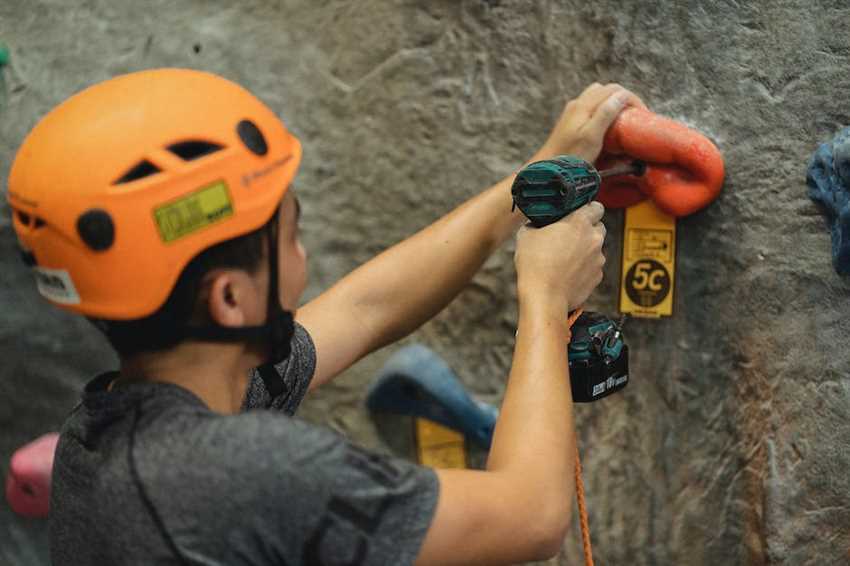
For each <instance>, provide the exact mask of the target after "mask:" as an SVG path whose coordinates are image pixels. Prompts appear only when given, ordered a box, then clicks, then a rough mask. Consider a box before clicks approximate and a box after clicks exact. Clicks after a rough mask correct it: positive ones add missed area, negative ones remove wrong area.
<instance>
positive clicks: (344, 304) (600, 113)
mask: <svg viewBox="0 0 850 566" xmlns="http://www.w3.org/2000/svg"><path fill="white" fill-rule="evenodd" d="M606 102H607V103H606ZM629 103H631V104H638V105H640V104H641V103H640V101H639V99H637V97H635V96H634V95H633V94H631V93H629V92H628V91H626V90H625V89H623V88H622V87H621V86H619V85H616V84H611V85H606V86H602V85H598V84H594V85H591V86H590V87H588V88H587V89H586V90H585V91H584V92H583V93H582V94H581V96H580V97H579V98H577V99H576V100H574V101H572V102H569V103H568V104H567V105H566V108H565V109H564V112H563V113H562V115H561V117H560V119H559V120H558V123H557V125H556V126H555V128H554V129H553V131H552V133H551V134H550V136H549V138H548V139H547V141H546V143H545V144H544V145H543V147H542V148H541V149H540V151H538V152H537V153H536V154H535V156H534V158H533V159H532V160H531V161H535V160H538V159H546V158H548V157H552V156H554V155H558V154H564V153H570V154H573V155H579V156H581V157H584V158H585V159H588V160H591V161H592V160H594V159H595V158H596V156H597V155H598V154H599V151H600V148H601V144H602V137H603V136H604V133H605V131H606V130H607V128H608V126H609V125H610V123H611V122H612V121H613V119H614V118H615V117H616V115H617V114H618V113H619V111H620V110H621V109H622V107H623V106H624V105H625V104H629ZM512 182H513V175H511V176H509V177H507V178H505V179H503V180H501V181H500V182H498V183H496V184H495V185H494V186H492V187H490V188H489V189H488V190H486V191H484V192H483V193H481V194H479V195H478V196H476V197H474V198H472V199H470V200H469V201H467V202H466V203H464V204H463V205H461V206H460V207H458V208H457V209H455V210H454V211H452V212H450V213H449V214H447V215H446V216H444V217H443V218H441V219H439V220H438V221H436V222H435V223H434V224H431V225H430V226H428V227H427V228H425V229H423V230H421V231H420V232H418V233H417V234H415V235H413V236H411V237H410V238H408V239H406V240H404V241H403V242H401V243H399V244H397V245H395V246H393V247H392V248H390V249H388V250H387V251H385V252H383V253H382V254H380V255H379V256H377V257H376V258H374V259H372V260H371V261H369V262H367V263H365V264H364V265H362V266H361V267H360V268H358V269H356V270H355V271H354V272H352V273H351V274H349V275H348V276H346V277H345V278H343V279H342V280H340V281H339V282H338V283H337V284H336V285H334V286H333V287H332V288H331V289H329V290H328V291H326V292H325V293H323V294H322V295H320V296H319V297H317V298H316V299H315V300H313V301H311V302H310V303H308V304H307V305H305V306H304V307H302V308H301V309H299V311H298V315H297V318H298V321H299V322H300V323H301V324H302V325H304V326H305V327H306V328H307V330H308V331H309V332H310V335H311V336H312V337H313V340H314V342H315V344H316V350H317V367H316V373H315V375H314V378H313V381H312V384H311V387H316V386H318V385H321V384H322V383H325V382H327V381H328V380H329V379H331V378H332V377H334V376H335V375H337V374H338V373H339V372H341V371H343V370H344V369H346V368H347V367H349V366H350V365H351V364H352V363H354V362H355V361H357V360H358V359H360V358H361V357H363V356H364V355H366V354H368V353H370V352H372V351H374V350H376V349H378V348H380V347H382V346H384V345H386V344H389V343H391V342H394V341H396V340H398V339H400V338H402V337H404V336H406V335H407V334H409V333H410V332H412V331H413V330H415V329H416V328H418V327H419V326H421V325H422V324H423V323H424V322H426V321H428V320H429V319H430V318H431V317H433V316H434V315H436V314H437V313H438V312H440V310H442V309H443V308H444V307H445V306H446V305H447V304H448V303H449V302H450V301H451V300H452V299H453V298H454V297H455V296H457V294H458V293H459V292H460V291H461V290H462V289H463V288H464V287H465V286H466V285H467V283H468V282H469V280H470V279H471V278H472V276H473V275H474V274H475V273H476V271H478V269H479V268H480V267H481V265H482V264H483V263H484V261H485V260H486V259H487V258H488V257H489V256H490V254H491V253H492V252H493V251H494V250H495V249H497V248H498V247H499V245H501V244H502V242H504V241H505V240H506V239H507V238H508V237H510V236H511V235H513V234H514V232H515V231H516V229H517V228H518V227H519V226H520V225H521V224H522V222H523V217H522V215H521V213H519V212H518V211H517V212H514V213H511V197H510V186H511V183H512Z"/></svg>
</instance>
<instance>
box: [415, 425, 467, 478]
mask: <svg viewBox="0 0 850 566" xmlns="http://www.w3.org/2000/svg"><path fill="white" fill-rule="evenodd" d="M413 421H414V423H415V424H414V426H415V427H416V429H415V431H416V452H417V454H418V456H419V463H420V464H422V465H423V466H430V467H432V468H440V469H445V468H465V467H466V443H465V442H464V437H463V435H462V434H461V433H459V432H456V431H454V430H451V429H449V428H446V427H444V426H443V425H440V424H437V423H435V422H434V421H429V420H428V419H413Z"/></svg>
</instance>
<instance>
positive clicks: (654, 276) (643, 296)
mask: <svg viewBox="0 0 850 566" xmlns="http://www.w3.org/2000/svg"><path fill="white" fill-rule="evenodd" d="M675 282H676V218H675V217H673V216H670V215H669V214H667V213H665V212H663V211H661V210H659V208H658V207H657V206H655V204H654V203H653V202H652V201H651V200H648V199H647V200H645V201H643V202H641V203H638V204H636V205H634V206H630V207H629V208H627V209H626V222H625V226H624V227H623V265H622V270H621V273H620V312H622V313H624V314H630V315H631V316H635V317H643V318H660V317H662V316H670V315H672V314H673V292H674V287H675Z"/></svg>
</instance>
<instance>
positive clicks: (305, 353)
mask: <svg viewBox="0 0 850 566" xmlns="http://www.w3.org/2000/svg"><path fill="white" fill-rule="evenodd" d="M275 369H276V370H277V372H278V374H280V376H281V378H282V379H283V393H281V394H280V395H277V396H275V397H272V395H271V394H270V393H269V391H268V389H267V388H266V385H265V383H263V380H262V378H261V377H260V373H259V372H258V371H257V370H256V368H255V369H252V370H251V375H250V380H249V382H248V390H247V392H246V394H245V400H244V402H243V403H242V410H243V411H247V410H249V409H276V410H279V411H283V412H284V413H286V414H287V415H294V414H295V411H296V410H298V406H299V405H300V404H301V401H302V400H303V399H304V395H306V394H307V389H308V388H309V387H310V381H311V380H312V379H313V373H314V372H315V371H316V346H315V345H314V344H313V339H312V338H311V337H310V334H309V333H308V332H307V329H306V328H304V327H303V326H301V325H300V324H298V323H297V322H296V323H295V332H294V333H293V335H292V341H291V351H290V354H289V357H288V358H286V359H285V360H283V361H282V362H279V363H277V364H275Z"/></svg>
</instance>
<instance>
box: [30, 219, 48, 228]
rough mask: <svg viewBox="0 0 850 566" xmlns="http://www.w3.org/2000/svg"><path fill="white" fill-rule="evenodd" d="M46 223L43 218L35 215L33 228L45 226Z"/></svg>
mask: <svg viewBox="0 0 850 566" xmlns="http://www.w3.org/2000/svg"><path fill="white" fill-rule="evenodd" d="M45 224H46V223H45V222H44V220H43V219H41V218H39V217H38V216H36V217H35V224H34V225H33V228H43V227H44V225H45Z"/></svg>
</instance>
